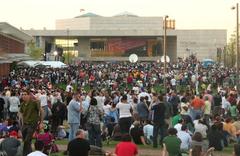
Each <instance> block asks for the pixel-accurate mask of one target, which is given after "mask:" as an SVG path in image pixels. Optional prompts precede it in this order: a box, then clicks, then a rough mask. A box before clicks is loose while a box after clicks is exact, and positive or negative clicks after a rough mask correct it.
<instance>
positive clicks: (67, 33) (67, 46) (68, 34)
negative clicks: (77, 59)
mask: <svg viewBox="0 0 240 156" xmlns="http://www.w3.org/2000/svg"><path fill="white" fill-rule="evenodd" d="M67 58H68V64H69V29H68V28H67Z"/></svg>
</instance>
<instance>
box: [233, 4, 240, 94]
mask: <svg viewBox="0 0 240 156" xmlns="http://www.w3.org/2000/svg"><path fill="white" fill-rule="evenodd" d="M232 9H233V10H234V9H236V18H237V19H236V50H237V59H236V66H237V67H236V70H237V71H236V72H237V85H236V87H237V91H238V90H239V62H238V61H239V20H238V16H239V11H238V3H237V4H236V7H232Z"/></svg>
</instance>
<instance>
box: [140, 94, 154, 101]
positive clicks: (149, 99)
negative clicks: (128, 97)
mask: <svg viewBox="0 0 240 156" xmlns="http://www.w3.org/2000/svg"><path fill="white" fill-rule="evenodd" d="M146 96H147V97H148V101H151V100H152V99H151V96H150V94H148V93H147V92H141V93H140V94H138V103H139V102H140V98H141V97H146Z"/></svg>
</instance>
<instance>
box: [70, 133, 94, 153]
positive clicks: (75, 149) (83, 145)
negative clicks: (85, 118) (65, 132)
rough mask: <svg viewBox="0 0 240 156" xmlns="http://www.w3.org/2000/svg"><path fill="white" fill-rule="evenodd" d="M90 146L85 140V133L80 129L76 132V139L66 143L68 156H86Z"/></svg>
mask: <svg viewBox="0 0 240 156" xmlns="http://www.w3.org/2000/svg"><path fill="white" fill-rule="evenodd" d="M89 150H90V144H89V142H88V141H87V140H86V139H85V132H84V131H83V130H81V129H79V130H77V132H76V138H75V139H73V140H71V141H70V142H69V143H68V146H67V151H68V154H69V156H88V152H89Z"/></svg>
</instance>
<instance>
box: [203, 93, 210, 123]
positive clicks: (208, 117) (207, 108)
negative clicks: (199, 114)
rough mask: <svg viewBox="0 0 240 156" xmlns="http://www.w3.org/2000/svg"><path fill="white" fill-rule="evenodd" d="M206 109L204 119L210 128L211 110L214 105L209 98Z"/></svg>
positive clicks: (205, 104)
mask: <svg viewBox="0 0 240 156" xmlns="http://www.w3.org/2000/svg"><path fill="white" fill-rule="evenodd" d="M204 98H205V101H204V107H203V119H204V121H205V122H206V124H207V126H208V127H209V123H210V116H211V108H212V104H211V101H210V100H209V99H208V98H209V97H208V96H205V97H204Z"/></svg>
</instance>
